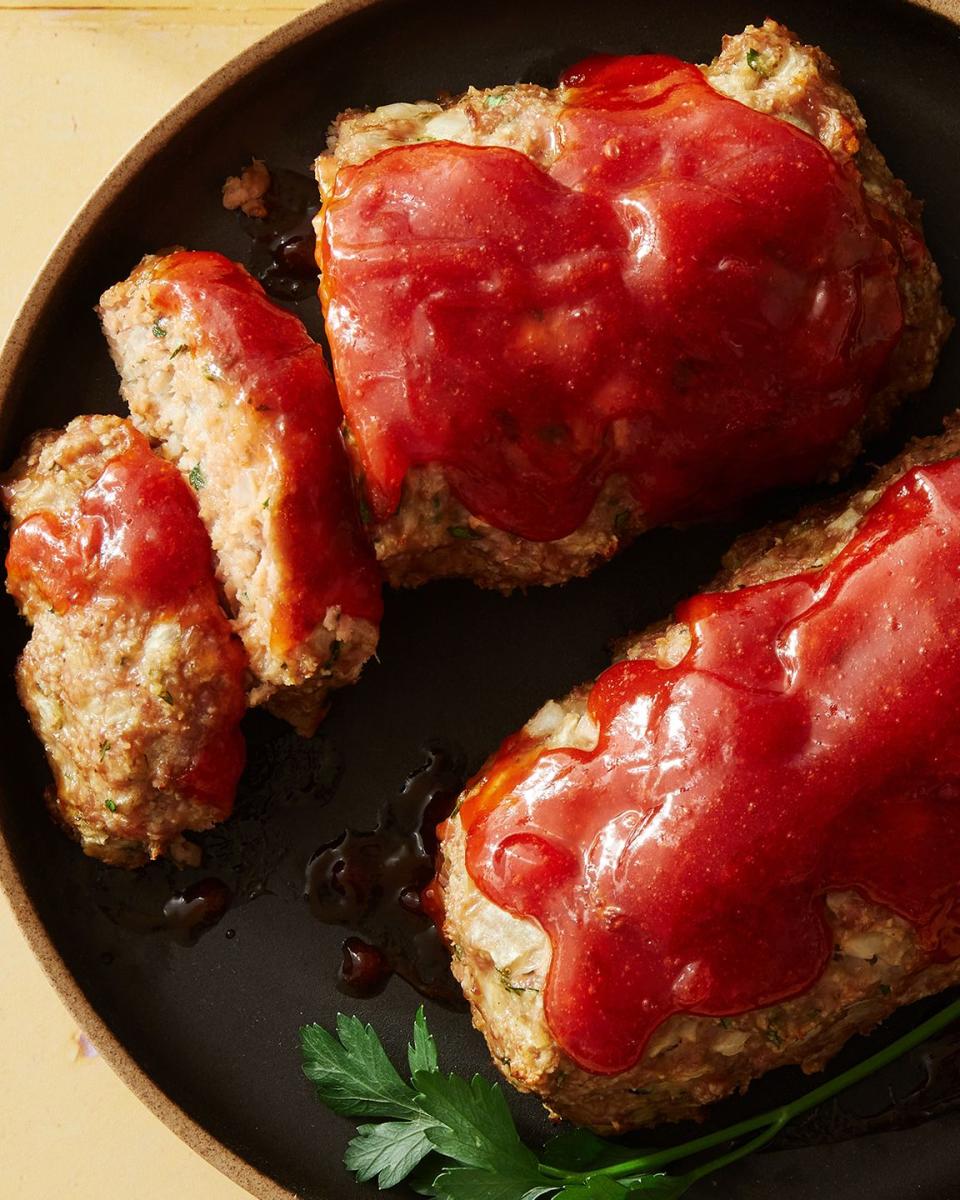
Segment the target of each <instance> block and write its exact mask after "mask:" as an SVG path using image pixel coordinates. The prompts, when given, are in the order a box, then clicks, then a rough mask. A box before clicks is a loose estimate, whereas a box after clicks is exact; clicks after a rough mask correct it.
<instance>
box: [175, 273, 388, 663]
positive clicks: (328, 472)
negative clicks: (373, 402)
mask: <svg viewBox="0 0 960 1200" xmlns="http://www.w3.org/2000/svg"><path fill="white" fill-rule="evenodd" d="M151 297H152V300H153V302H154V304H155V306H156V308H157V310H158V311H159V312H161V313H163V314H177V315H183V316H185V317H186V318H187V319H188V320H189V321H190V323H191V325H192V327H193V329H194V330H195V333H196V337H197V340H198V343H199V346H200V349H201V351H202V352H207V353H209V354H210V355H211V357H212V358H213V360H214V362H215V363H216V365H217V367H218V368H219V370H220V371H221V373H222V375H223V377H224V378H225V379H226V380H227V381H228V383H229V384H230V385H232V386H233V387H235V388H237V389H238V390H239V391H240V392H241V395H240V399H239V401H238V402H239V403H245V404H248V405H250V406H251V407H252V408H254V409H255V410H256V412H257V413H259V414H261V416H262V426H263V437H264V439H265V441H267V442H268V443H269V444H270V445H271V447H272V449H273V452H274V454H275V455H276V458H277V461H278V462H279V463H280V465H281V468H282V473H283V481H284V489H283V493H282V495H281V496H279V497H277V498H276V499H275V500H274V501H273V502H272V504H271V510H272V529H273V530H274V532H275V536H276V537H277V539H278V541H279V551H280V553H279V555H278V559H279V561H280V563H281V564H282V569H283V570H284V572H285V576H284V578H283V582H282V586H281V604H280V609H281V615H280V617H279V619H278V621H277V623H276V624H275V627H274V631H273V642H274V648H275V649H277V650H278V651H281V652H282V651H283V650H284V649H286V648H289V647H293V646H296V645H298V644H299V643H300V642H302V641H303V640H304V639H305V638H307V637H308V636H309V635H310V634H311V633H312V632H313V630H314V629H315V628H316V626H317V625H318V624H320V623H321V622H322V621H323V618H324V615H325V613H326V610H327V608H328V607H329V606H336V605H339V607H340V608H341V609H342V611H343V612H344V613H346V614H349V615H350V616H354V617H362V618H365V619H366V620H369V621H373V622H377V621H379V619H380V616H381V614H382V611H383V605H382V600H381V594H380V574H379V571H378V569H377V566H376V563H375V561H374V558H373V554H372V551H371V550H370V548H369V546H368V544H367V542H366V539H365V538H364V536H363V533H362V530H361V528H360V525H359V522H358V520H357V516H356V505H355V502H354V498H353V492H352V485H351V481H350V475H349V469H348V466H347V460H346V455H345V453H344V449H343V443H342V441H341V438H340V420H341V415H342V414H341V412H340V404H339V401H338V400H337V395H336V391H335V390H334V386H333V381H332V380H331V378H330V373H329V371H328V370H327V365H326V362H325V361H324V358H323V351H322V350H321V349H320V347H319V346H318V345H317V344H316V342H314V341H313V339H312V338H311V337H310V335H309V334H308V333H307V331H306V329H305V328H304V327H303V324H302V323H301V322H300V321H299V320H298V319H297V318H296V317H295V316H293V314H292V313H288V312H286V311H285V310H284V309H282V308H278V307H277V305H275V304H273V303H271V301H270V300H268V299H267V297H266V295H265V294H264V291H263V288H262V287H261V286H260V284H259V283H257V282H256V280H255V279H253V278H251V276H250V275H248V274H247V272H246V271H244V270H243V268H242V267H240V266H238V265H237V264H236V263H233V262H231V261H230V260H229V259H227V258H224V257H223V256H222V255H220V254H214V253H209V252H205V251H186V250H184V251H178V252H177V253H175V254H171V255H169V256H168V257H166V258H164V259H163V260H161V262H160V264H159V266H158V267H157V268H156V270H155V274H154V283H153V286H152V289H151Z"/></svg>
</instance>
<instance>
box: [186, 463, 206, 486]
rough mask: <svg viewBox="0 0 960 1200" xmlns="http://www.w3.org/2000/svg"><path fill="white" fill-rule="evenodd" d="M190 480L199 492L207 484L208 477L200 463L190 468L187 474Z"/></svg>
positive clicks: (191, 484)
mask: <svg viewBox="0 0 960 1200" xmlns="http://www.w3.org/2000/svg"><path fill="white" fill-rule="evenodd" d="M187 479H189V481H190V486H191V487H192V488H193V490H194V491H195V492H199V491H200V489H201V488H202V487H206V486H207V477H206V475H204V473H203V467H201V466H200V464H199V463H197V465H196V466H195V467H191V468H190V474H189V475H188V476H187Z"/></svg>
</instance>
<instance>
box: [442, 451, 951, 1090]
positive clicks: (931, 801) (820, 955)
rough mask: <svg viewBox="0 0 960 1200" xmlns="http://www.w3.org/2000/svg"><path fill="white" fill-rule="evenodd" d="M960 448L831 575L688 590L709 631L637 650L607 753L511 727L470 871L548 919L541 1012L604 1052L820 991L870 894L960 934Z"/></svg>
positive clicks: (471, 806)
mask: <svg viewBox="0 0 960 1200" xmlns="http://www.w3.org/2000/svg"><path fill="white" fill-rule="evenodd" d="M958 580H960V461H958V460H954V461H950V462H946V463H942V464H939V465H936V466H929V467H923V468H920V469H917V470H914V471H912V472H910V473H909V474H908V475H906V476H905V477H904V478H903V479H902V480H901V481H900V482H898V483H896V484H895V485H892V486H891V487H890V488H889V489H888V491H887V493H886V494H885V495H884V496H883V497H882V498H881V500H880V501H879V502H878V504H877V505H876V506H875V508H874V509H873V510H872V511H871V513H870V514H869V515H868V517H867V518H866V520H865V521H864V522H863V524H862V526H861V527H860V529H859V531H858V532H857V533H856V535H855V537H854V538H853V540H852V541H851V542H850V544H849V545H848V546H847V547H846V548H845V549H844V550H843V551H842V552H841V554H840V555H839V556H838V557H837V558H836V559H835V560H834V562H833V563H831V564H830V565H829V566H828V567H826V568H824V569H823V570H821V571H815V572H809V573H807V574H804V575H798V576H793V577H791V578H788V579H783V580H780V581H776V582H773V583H768V584H763V585H758V586H753V587H747V588H744V589H742V590H740V591H736V592H729V593H716V594H706V595H700V596H697V597H695V598H694V599H692V600H690V601H688V602H686V603H685V604H684V605H682V606H681V607H680V608H679V609H678V611H677V619H678V620H679V621H681V622H684V623H686V624H687V625H688V626H689V629H690V632H691V635H692V639H693V641H692V646H691V649H690V651H689V653H688V654H687V655H686V657H685V658H684V659H683V661H682V662H681V663H680V664H678V665H677V666H675V667H672V668H665V667H661V666H659V665H657V664H656V663H654V662H649V661H639V660H638V661H635V662H623V663H619V664H617V665H615V666H613V667H611V668H610V669H609V670H607V671H606V672H604V674H602V675H601V676H600V678H599V679H598V680H597V682H596V683H595V684H594V686H593V689H592V691H591V693H590V696H589V711H590V713H591V715H592V716H593V718H594V720H595V721H596V722H597V723H598V726H599V729H600V737H599V743H598V745H597V748H596V749H595V750H594V751H583V750H551V751H545V750H542V749H538V748H537V746H536V745H535V744H534V743H533V742H532V741H531V740H530V739H529V738H525V737H524V736H523V735H521V736H520V737H518V738H514V739H511V741H509V742H508V743H506V745H505V746H504V747H503V748H502V749H501V751H500V752H499V754H498V756H497V757H496V758H495V759H494V760H493V762H492V764H491V765H490V766H489V768H488V769H487V770H486V772H485V774H484V777H483V779H482V780H481V787H480V790H479V791H478V792H476V793H475V794H474V795H473V796H471V798H470V799H468V800H467V801H466V802H465V803H464V805H463V807H462V809H461V819H462V821H463V823H464V825H465V827H466V829H467V868H468V870H469V873H470V875H471V877H472V878H473V880H474V881H475V882H476V883H477V885H478V886H479V887H480V888H481V890H482V891H483V892H484V893H485V894H486V895H487V896H488V897H489V898H490V899H491V900H492V901H493V902H494V903H496V904H498V905H500V906H501V907H503V908H505V909H507V910H509V911H510V912H512V913H515V914H518V915H520V916H524V917H532V918H535V919H536V920H537V921H539V922H540V923H541V924H542V926H543V928H544V929H545V930H546V932H547V934H548V935H549V937H550V940H551V943H552V946H553V959H552V964H551V969H550V973H549V978H548V982H547V987H546V991H545V1010H546V1016H547V1021H548V1023H549V1026H550V1029H551V1030H552V1032H553V1035H554V1036H555V1037H556V1039H557V1041H558V1042H559V1043H560V1045H561V1046H562V1047H563V1048H564V1049H565V1050H566V1051H567V1053H568V1054H569V1055H570V1056H571V1057H572V1058H573V1059H575V1060H576V1061H577V1062H578V1063H580V1064H581V1065H582V1066H583V1067H585V1068H586V1069H587V1070H590V1071H593V1072H596V1073H601V1074H603V1073H613V1072H617V1071H621V1070H624V1069H626V1068H628V1067H630V1066H631V1065H633V1064H634V1063H635V1062H636V1061H637V1060H638V1058H639V1057H640V1055H641V1054H642V1052H643V1049H644V1046H645V1045H646V1042H647V1040H648V1038H649V1037H650V1035H651V1033H652V1032H653V1031H654V1030H655V1029H656V1028H657V1027H658V1026H659V1025H660V1024H661V1022H663V1021H664V1020H665V1019H666V1018H667V1017H668V1016H670V1015H671V1014H672V1013H677V1012H691V1013H698V1014H702V1015H709V1016H726V1015H732V1014H735V1013H742V1012H746V1011H748V1010H751V1009H755V1008H759V1007H762V1006H764V1005H767V1004H771V1003H774V1002H777V1001H780V1000H783V999H786V998H788V997H790V996H794V995H797V994H799V993H801V992H803V991H805V990H807V989H808V988H809V987H810V986H811V985H812V984H813V983H814V982H815V981H816V980H817V979H818V978H819V976H820V974H821V973H822V971H823V969H824V967H825V965H826V963H827V960H828V958H829V956H830V953H831V950H832V945H831V937H830V933H829V928H828V926H827V923H826V919H825V903H824V895H825V893H827V892H830V891H835V890H844V889H855V890H856V891H858V892H859V893H861V894H862V895H863V896H864V897H866V898H867V899H869V900H871V901H874V902H876V903H879V904H882V905H885V906H887V907H889V908H890V909H892V910H893V911H894V912H895V913H897V914H899V915H900V916H901V917H903V918H905V919H906V920H907V921H909V922H910V923H911V924H913V925H914V926H915V927H916V929H917V932H918V936H919V939H920V942H921V944H922V945H923V947H924V948H925V949H926V950H927V951H928V952H929V954H930V955H931V956H932V957H933V958H934V959H938V960H947V959H951V958H955V957H957V956H958V955H960V906H958V899H960V875H958V872H957V862H958V859H960V733H958V732H957V730H956V728H955V725H954V722H953V721H952V715H953V713H954V712H955V711H956V710H957V707H958V705H960V586H958Z"/></svg>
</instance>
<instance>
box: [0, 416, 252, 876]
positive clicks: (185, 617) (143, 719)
mask: <svg viewBox="0 0 960 1200" xmlns="http://www.w3.org/2000/svg"><path fill="white" fill-rule="evenodd" d="M2 497H3V503H4V504H5V506H6V508H7V510H8V511H9V513H10V522H11V539H10V552H9V555H8V558H7V588H8V590H9V591H10V593H11V595H13V597H14V598H15V600H16V601H17V603H18V604H19V606H20V609H21V611H22V613H23V615H24V617H25V618H26V619H27V621H28V622H29V623H30V625H31V626H32V632H31V636H30V641H29V643H28V644H27V647H26V649H25V650H24V651H23V654H22V655H21V656H20V660H19V662H18V663H17V671H16V678H17V689H18V691H19V693H20V699H21V701H22V703H23V706H24V708H26V710H27V712H28V713H29V715H30V720H31V722H32V723H33V727H34V729H35V730H36V732H37V735H38V736H39V738H40V739H41V741H42V742H43V745H44V748H45V750H46V752H47V758H48V760H49V763H50V767H51V770H52V772H53V779H54V785H53V788H52V789H51V790H50V792H49V794H48V801H49V805H50V809H51V812H52V813H53V815H54V816H55V817H56V818H57V820H58V821H59V822H60V824H62V825H63V827H64V828H65V829H66V830H67V832H68V833H70V834H71V836H73V837H75V838H76V839H77V840H78V841H79V842H80V844H81V846H82V847H83V850H84V852H85V853H86V854H89V855H91V856H92V857H94V858H99V859H102V860H103V861H104V862H107V863H112V864H116V865H119V866H127V867H133V866H139V865H140V864H141V863H143V862H145V861H146V860H147V859H149V858H156V857H157V856H159V855H162V854H169V855H170V857H172V858H174V859H177V860H178V861H183V862H196V861H197V859H198V857H199V855H198V850H197V847H196V846H194V845H192V844H191V843H190V842H189V841H187V840H186V839H185V838H184V836H183V834H184V832H185V831H188V830H202V829H207V828H209V827H210V826H211V825H214V824H216V823H217V822H218V821H222V820H224V819H225V818H226V817H228V816H229V815H230V810H231V808H232V805H233V796H234V791H235V788H236V784H237V780H238V778H239V775H240V772H241V770H242V769H243V761H244V744H243V737H242V735H241V733H240V729H239V724H240V720H241V718H242V716H243V714H244V712H245V710H246V702H245V689H246V670H247V663H246V655H245V654H244V652H243V647H242V646H241V644H240V642H239V640H238V639H237V638H236V637H235V635H234V634H233V632H232V630H231V629H230V624H229V622H228V620H227V618H226V615H225V614H224V612H223V610H222V609H221V607H220V602H219V598H218V595H217V586H216V580H215V578H214V574H213V567H212V563H211V554H210V541H209V538H208V537H207V534H206V530H205V529H204V528H203V525H202V524H201V521H200V517H199V515H198V513H197V506H196V501H195V499H194V497H193V494H192V493H191V491H190V489H189V488H188V487H187V485H186V484H185V483H184V482H183V480H182V479H181V478H180V476H179V474H178V473H177V471H176V470H175V469H174V468H173V467H172V466H171V465H170V464H169V463H165V462H163V461H162V460H161V459H159V458H157V457H156V456H155V455H154V454H153V453H152V451H151V450H150V447H149V445H148V443H147V441H146V439H145V438H144V437H143V435H142V434H140V433H138V432H137V430H136V429H135V428H134V427H133V426H132V425H131V424H130V422H129V421H121V420H120V419H119V418H118V417H77V418H76V419H75V420H73V421H71V423H70V424H69V425H68V426H67V428H66V429H65V430H63V431H49V432H47V433H40V434H37V435H36V436H35V437H33V438H32V439H31V441H30V443H29V445H28V446H27V447H26V449H25V451H24V454H23V457H22V458H20V459H19V460H18V461H17V462H16V463H15V464H14V466H13V467H12V468H11V470H10V471H9V472H8V473H7V475H6V476H5V477H4V480H3V487H2Z"/></svg>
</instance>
